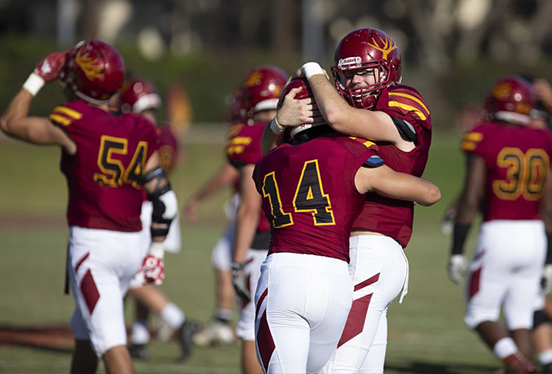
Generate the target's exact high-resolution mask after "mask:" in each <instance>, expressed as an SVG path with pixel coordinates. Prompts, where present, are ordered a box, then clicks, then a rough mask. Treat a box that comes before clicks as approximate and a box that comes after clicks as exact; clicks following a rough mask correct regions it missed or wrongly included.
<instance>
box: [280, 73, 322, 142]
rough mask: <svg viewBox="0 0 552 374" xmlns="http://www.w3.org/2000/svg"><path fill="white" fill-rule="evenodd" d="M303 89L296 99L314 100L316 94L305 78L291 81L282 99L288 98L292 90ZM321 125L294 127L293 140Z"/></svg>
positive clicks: (291, 132)
mask: <svg viewBox="0 0 552 374" xmlns="http://www.w3.org/2000/svg"><path fill="white" fill-rule="evenodd" d="M298 87H301V88H302V90H301V91H299V92H298V93H297V95H295V99H297V100H302V99H308V98H314V94H313V93H312V90H311V88H310V86H309V82H308V81H307V80H306V79H303V78H295V79H293V80H292V81H290V82H289V83H288V84H287V85H286V86H285V87H284V91H283V92H282V97H284V96H286V95H287V94H288V93H289V92H290V91H291V90H292V89H294V88H298ZM318 125H321V124H313V123H303V124H300V125H299V126H296V127H293V128H292V129H291V131H290V136H291V137H292V138H293V137H294V136H295V135H297V134H298V133H300V132H301V131H305V130H308V129H310V128H311V127H313V126H318Z"/></svg>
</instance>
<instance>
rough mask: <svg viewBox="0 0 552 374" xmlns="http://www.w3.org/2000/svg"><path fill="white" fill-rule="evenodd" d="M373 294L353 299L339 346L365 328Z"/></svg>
mask: <svg viewBox="0 0 552 374" xmlns="http://www.w3.org/2000/svg"><path fill="white" fill-rule="evenodd" d="M378 277H379V274H378ZM372 295H373V294H369V295H366V296H363V297H361V298H360V299H356V300H354V301H353V305H352V306H351V310H350V311H349V316H348V317H347V323H346V324H345V328H344V329H343V334H341V339H339V343H337V346H338V347H341V346H342V345H343V344H345V343H347V342H348V341H349V340H351V339H352V338H354V337H355V336H357V335H358V334H360V333H361V332H362V330H363V329H364V321H365V320H366V314H367V313H368V306H370V300H372Z"/></svg>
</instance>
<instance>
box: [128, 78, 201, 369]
mask: <svg viewBox="0 0 552 374" xmlns="http://www.w3.org/2000/svg"><path fill="white" fill-rule="evenodd" d="M160 107H161V97H160V96H159V95H158V94H157V92H156V90H155V88H154V86H153V85H152V84H151V83H150V82H148V81H146V80H141V79H134V80H130V81H128V82H126V84H125V85H124V86H123V89H122V90H121V94H120V97H119V108H120V112H122V113H135V114H139V115H141V116H143V117H144V118H146V119H148V120H149V121H151V122H152V123H153V124H156V125H157V126H158V132H159V140H160V144H159V156H160V159H161V167H162V168H163V170H164V171H165V173H167V175H168V174H170V173H171V171H172V170H173V168H174V166H175V161H176V160H177V159H178V141H177V139H176V137H175V136H174V135H173V133H172V131H171V128H170V127H169V126H168V125H163V124H161V125H160V124H158V122H157V112H158V110H159V108H160ZM152 210H153V206H152V203H151V202H150V201H148V200H147V198H146V196H144V202H143V204H142V214H141V220H142V227H143V228H142V232H143V234H144V241H145V245H149V243H150V241H151V235H150V230H149V229H148V227H149V226H150V222H151V213H152ZM163 246H164V248H165V250H166V251H167V252H172V253H176V252H179V251H180V247H181V237H180V222H179V219H178V215H177V216H176V217H175V219H174V220H173V222H172V223H171V228H170V230H169V234H168V235H167V238H166V239H165V241H164V242H163ZM141 276H142V274H141V273H139V274H137V275H136V276H135V277H134V279H133V280H132V282H131V283H130V287H129V290H128V293H129V295H131V296H132V297H133V298H134V299H135V300H136V316H135V321H134V324H133V325H132V331H131V336H130V343H131V345H130V346H129V351H130V355H131V356H132V357H133V358H138V359H143V360H147V359H149V357H150V356H149V352H148V351H147V349H146V345H147V344H148V343H149V341H150V338H151V336H150V331H149V328H148V317H149V311H150V310H151V311H153V312H155V313H156V314H157V315H159V317H160V318H161V320H162V321H163V322H165V323H166V324H167V325H168V326H169V327H170V328H171V330H172V331H176V332H177V336H178V340H179V343H180V348H181V359H182V360H186V359H187V358H188V357H189V355H190V353H191V351H192V348H193V342H192V336H193V334H194V333H195V332H196V331H197V330H199V325H198V323H197V322H195V321H190V322H189V321H187V320H186V316H185V314H184V312H183V311H182V310H181V309H180V308H179V307H178V306H176V305H175V304H174V303H172V302H171V301H170V300H169V299H168V298H167V296H165V295H164V294H163V293H162V292H161V291H160V290H159V289H158V288H157V287H155V286H153V285H144V282H143V281H142V279H141Z"/></svg>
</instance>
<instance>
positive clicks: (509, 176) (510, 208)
mask: <svg viewBox="0 0 552 374" xmlns="http://www.w3.org/2000/svg"><path fill="white" fill-rule="evenodd" d="M462 150H463V151H464V152H465V153H466V154H468V155H469V154H474V155H477V156H479V157H481V158H482V159H483V160H484V161H485V165H486V166H487V179H486V187H485V204H484V207H483V210H484V212H483V215H484V218H483V219H484V220H485V221H491V220H495V219H507V220H533V219H540V215H539V201H540V200H541V198H542V194H543V192H544V191H543V185H544V182H545V180H546V177H547V176H548V173H549V172H550V158H551V157H552V136H551V135H550V133H549V132H548V131H547V130H540V129H535V128H531V127H526V126H509V125H505V124H501V123H494V122H487V123H482V124H479V125H477V126H475V127H474V128H473V129H472V130H471V131H470V132H469V133H467V134H466V135H465V136H464V139H463V141H462Z"/></svg>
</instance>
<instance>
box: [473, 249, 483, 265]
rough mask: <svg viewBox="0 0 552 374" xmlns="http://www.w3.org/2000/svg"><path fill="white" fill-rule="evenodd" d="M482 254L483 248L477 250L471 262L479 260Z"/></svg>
mask: <svg viewBox="0 0 552 374" xmlns="http://www.w3.org/2000/svg"><path fill="white" fill-rule="evenodd" d="M484 254H485V250H484V249H483V250H481V252H479V253H478V254H476V255H475V257H474V258H473V260H472V262H473V261H477V260H479V259H480V258H481V257H483V255H484Z"/></svg>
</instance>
